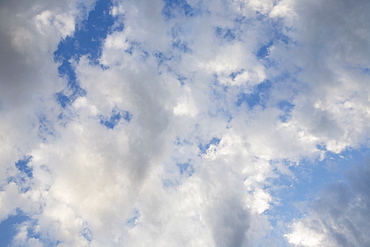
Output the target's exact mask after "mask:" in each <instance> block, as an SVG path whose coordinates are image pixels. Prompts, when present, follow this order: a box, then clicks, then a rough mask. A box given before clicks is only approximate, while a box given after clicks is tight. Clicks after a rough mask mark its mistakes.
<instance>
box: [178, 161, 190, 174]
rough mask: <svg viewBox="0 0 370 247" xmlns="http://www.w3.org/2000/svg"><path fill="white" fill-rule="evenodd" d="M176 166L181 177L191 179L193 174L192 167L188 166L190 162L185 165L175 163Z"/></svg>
mask: <svg viewBox="0 0 370 247" xmlns="http://www.w3.org/2000/svg"><path fill="white" fill-rule="evenodd" d="M176 166H177V167H178V169H179V172H180V174H181V175H186V176H188V177H191V175H193V173H194V167H193V165H191V164H190V161H189V162H185V163H176Z"/></svg>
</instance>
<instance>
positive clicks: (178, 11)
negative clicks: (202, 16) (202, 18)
mask: <svg viewBox="0 0 370 247" xmlns="http://www.w3.org/2000/svg"><path fill="white" fill-rule="evenodd" d="M196 14H198V11H196V10H194V9H193V8H192V7H191V6H190V5H189V4H188V3H187V1H186V0H164V6H163V9H162V15H163V16H164V17H165V19H166V20H170V19H173V18H175V17H177V16H179V15H185V16H188V17H191V16H194V15H196Z"/></svg>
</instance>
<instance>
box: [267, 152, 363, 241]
mask: <svg viewBox="0 0 370 247" xmlns="http://www.w3.org/2000/svg"><path fill="white" fill-rule="evenodd" d="M318 149H319V150H322V151H325V150H326V149H325V147H324V146H318ZM369 155H370V149H368V148H365V147H362V148H359V149H355V150H354V149H347V150H345V151H343V152H341V153H339V154H336V153H331V152H326V157H325V158H324V159H323V160H318V159H316V160H308V159H302V160H301V161H300V162H299V164H293V165H290V163H289V162H288V161H286V163H285V165H286V166H287V167H288V168H289V170H290V171H291V172H292V174H293V176H294V177H290V176H288V175H283V176H280V177H279V178H278V179H276V180H274V181H272V185H273V186H272V187H271V188H269V189H268V190H269V191H270V193H271V195H272V196H273V197H274V198H275V199H277V200H278V201H277V202H276V203H275V204H273V205H272V206H271V207H270V209H269V210H267V211H266V213H265V214H266V215H267V216H268V217H269V221H270V223H271V225H272V226H278V225H279V224H280V226H281V225H283V226H287V225H289V224H290V223H291V222H292V220H293V219H297V218H301V217H302V216H303V215H304V214H305V213H307V212H306V210H307V208H308V206H309V203H310V202H312V201H313V200H314V199H315V198H317V196H318V193H319V192H320V191H321V190H322V189H324V188H326V186H328V185H330V184H332V183H336V182H339V181H347V180H348V178H347V177H346V174H347V172H348V171H349V170H350V168H351V167H352V166H353V165H357V164H363V163H365V162H366V160H367V159H368V158H369ZM273 188H275V189H273ZM276 188H278V189H276ZM277 229H281V228H279V227H277ZM277 234H279V233H277Z"/></svg>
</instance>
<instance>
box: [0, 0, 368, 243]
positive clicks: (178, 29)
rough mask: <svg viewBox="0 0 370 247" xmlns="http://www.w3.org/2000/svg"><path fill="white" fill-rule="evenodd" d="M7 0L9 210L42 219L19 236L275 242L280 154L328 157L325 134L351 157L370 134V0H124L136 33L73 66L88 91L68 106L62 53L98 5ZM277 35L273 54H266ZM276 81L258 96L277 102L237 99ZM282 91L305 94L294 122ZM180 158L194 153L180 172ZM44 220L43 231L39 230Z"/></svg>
mask: <svg viewBox="0 0 370 247" xmlns="http://www.w3.org/2000/svg"><path fill="white" fill-rule="evenodd" d="M329 2H330V1H329ZM358 2H360V1H358ZM330 3H332V1H331V2H330ZM361 3H362V4H366V3H364V2H361ZM2 4H3V5H4V6H5V7H4V8H3V9H4V10H2V13H5V15H1V16H2V17H1V20H4V22H1V23H2V24H0V28H1V30H0V31H1V33H2V34H4V35H3V36H2V38H1V40H2V41H4V42H2V45H1V49H2V53H3V54H5V55H6V56H8V57H9V60H8V61H3V62H2V64H4V66H5V67H4V70H2V71H1V74H0V80H1V85H0V89H1V93H0V97H1V100H2V101H1V109H0V110H1V111H0V114H1V115H2V116H4V118H2V122H1V123H0V126H1V132H0V133H1V135H0V141H1V151H0V152H1V153H0V154H1V155H0V157H1V158H0V159H1V163H2V164H6V165H2V167H1V170H0V178H1V189H2V191H1V192H0V200H1V202H3V201H4V202H5V203H4V204H2V206H1V207H0V219H5V218H6V217H7V216H8V215H10V214H12V213H14V212H15V210H16V209H17V208H18V209H21V210H22V211H23V212H25V213H26V214H29V215H32V219H33V220H34V221H35V222H36V223H35V224H36V225H35V226H30V225H22V226H21V228H20V230H19V233H18V235H17V236H16V239H15V241H18V242H17V243H21V244H24V245H29V246H32V245H34V246H40V245H41V244H42V243H43V241H44V240H45V241H46V240H47V241H54V243H55V242H57V241H60V242H62V243H61V244H60V245H61V246H63V245H64V246H89V245H91V246H122V243H126V244H127V245H129V246H137V245H139V244H141V245H151V246H256V245H263V244H266V242H268V241H272V240H271V239H269V240H268V238H267V237H269V234H270V231H271V227H270V225H269V222H268V218H267V216H266V215H264V212H266V211H267V210H269V209H270V208H271V204H272V203H274V201H275V200H276V198H274V197H273V196H272V195H271V194H270V192H269V190H268V189H266V186H267V185H271V179H273V178H276V177H278V176H279V175H280V173H285V174H290V173H289V171H286V170H287V168H286V167H284V165H282V164H283V162H280V161H282V160H285V161H286V162H287V163H289V162H297V163H299V161H300V159H302V158H309V159H311V160H315V159H318V158H319V157H320V156H321V158H322V155H323V153H324V151H322V150H318V148H317V145H325V146H326V150H328V151H332V152H337V153H339V152H341V151H343V150H344V149H345V148H347V147H356V145H360V144H362V143H364V142H365V141H366V139H367V138H368V136H367V134H366V133H368V127H367V124H366V123H367V122H368V120H369V119H368V117H369V110H368V108H369V105H368V100H369V99H368V90H366V79H368V75H367V74H364V73H362V72H361V70H356V69H354V68H360V67H361V66H362V67H363V66H365V65H366V64H368V62H369V61H368V59H369V58H368V57H366V55H364V54H363V52H360V49H367V48H368V47H367V46H368V43H367V42H366V39H367V36H366V35H368V33H367V31H366V30H365V29H364V28H363V27H362V26H361V23H362V21H363V20H361V19H360V18H357V16H362V17H361V18H364V19H366V18H367V17H366V16H367V15H363V13H365V10H367V9H369V8H368V7H365V8H360V7H357V6H355V5H354V4H348V3H347V2H346V1H339V4H338V6H337V9H336V10H335V11H332V8H331V7H330V6H334V4H332V5H330V6H329V5H326V3H320V2H318V1H314V3H310V2H308V1H302V2H299V3H297V2H294V3H293V2H292V1H285V0H282V1H279V2H278V3H275V1H230V2H225V1H211V2H203V1H189V2H188V4H189V6H190V7H191V8H193V9H194V14H193V16H186V15H185V14H184V11H182V10H181V9H177V10H175V12H176V15H177V17H176V18H172V19H171V18H169V20H167V21H166V18H164V16H163V13H162V8H163V6H164V2H163V1H117V2H116V3H115V5H114V7H113V9H112V10H111V13H112V14H113V15H115V16H117V17H118V19H117V22H121V21H123V24H124V28H123V30H117V31H114V32H111V33H109V34H108V36H107V38H106V39H105V40H104V42H103V47H102V55H101V57H100V58H99V61H100V63H101V64H103V65H104V68H103V67H102V66H100V65H97V64H91V63H90V61H89V58H88V56H84V57H82V58H80V60H79V61H72V63H73V65H74V68H75V69H76V75H77V79H78V81H79V83H80V84H81V87H82V88H83V89H85V90H86V95H84V96H83V97H79V98H77V99H76V100H75V101H74V102H72V103H71V105H70V106H69V107H67V108H66V109H62V108H61V107H60V106H58V105H57V103H56V102H55V99H54V98H53V97H54V96H53V94H54V93H56V92H59V91H60V90H62V88H63V85H64V84H63V82H64V81H63V80H62V79H61V78H58V74H57V72H58V64H55V63H54V62H53V51H55V50H56V48H57V45H58V42H59V41H60V39H61V38H64V37H66V35H71V34H73V31H74V28H75V23H79V21H81V20H82V19H83V18H84V17H86V16H85V15H86V13H85V14H84V13H80V12H78V11H82V12H84V11H83V10H78V9H76V5H75V4H76V2H75V1H68V2H67V3H60V5H59V4H57V3H56V2H55V3H54V2H53V4H51V5H45V2H44V1H37V2H36V3H34V5H32V6H34V8H28V7H27V6H30V4H29V3H28V5H24V6H23V5H21V4H15V3H12V2H10V1H9V2H6V3H2ZM24 4H25V2H24ZM341 4H342V5H341ZM347 5H348V6H347ZM35 6H36V7H35ZM47 6H49V7H47ZM86 6H87V10H89V9H91V8H92V1H89V2H87V3H86ZM347 7H349V9H350V10H351V11H352V12H351V13H352V15H353V16H352V18H351V19H347V17H345V12H346V11H347V9H346V8H347ZM5 10H8V11H9V13H16V14H15V15H13V14H12V15H10V14H7V13H6V12H4V11H5ZM256 11H258V12H260V13H257V12H256ZM306 11H307V12H306ZM332 12H333V13H332ZM361 14H362V15H361ZM14 16H15V17H14ZM270 17H271V18H272V19H269V18H270ZM279 18H283V20H280V19H279ZM5 20H7V21H5ZM27 20H30V21H28V22H27ZM311 20H313V22H314V23H313V24H312V23H311ZM346 20H353V23H352V22H348V23H347V22H346ZM337 23H341V24H343V25H344V24H345V25H344V26H343V25H337ZM273 25H276V26H275V27H272V26H273ZM279 25H281V26H279ZM283 25H286V26H283ZM346 25H347V26H346ZM318 26H320V29H318V28H317V27H318ZM274 28H275V29H274ZM279 28H281V30H277V29H279ZM217 30H218V31H217ZM271 30H274V31H275V32H281V33H279V34H275V33H274V34H273V35H272V34H271V33H270V32H271ZM328 30H333V32H327V31H328ZM217 32H219V33H217ZM227 35H229V36H227ZM279 35H281V36H284V35H285V36H286V37H285V36H284V37H285V38H286V39H291V40H292V41H294V42H295V43H294V42H290V43H289V42H288V43H285V42H284V41H283V39H284V38H281V37H276V36H279ZM342 37H347V38H342ZM341 38H342V39H341ZM270 40H274V42H273V44H272V46H271V47H270V48H268V49H269V54H268V59H269V61H270V62H271V64H270V65H267V63H268V62H266V60H264V59H262V58H257V56H256V54H257V53H258V51H259V49H260V48H261V47H262V46H264V45H266V44H268V43H269V42H270ZM333 40H337V41H336V42H337V43H336V44H335V45H334V46H333V47H332V46H331V44H332V42H333ZM176 42H177V43H176ZM176 44H180V45H184V46H186V48H187V49H185V48H183V47H182V48H181V46H180V47H177V46H176ZM321 46H323V47H321ZM348 47H351V48H348ZM357 49H358V50H357ZM338 58H340V59H341V62H338V61H337V60H338ZM297 68H299V69H297ZM8 71H10V72H12V73H10V74H9V73H7V72H8ZM35 71H37V72H35ZM297 71H298V72H297ZM356 71H357V72H356ZM284 73H286V74H288V75H287V76H286V77H285V78H283V79H281V74H284ZM279 77H280V78H279ZM266 79H268V80H270V81H272V82H271V83H272V86H271V88H269V89H266V92H262V91H261V92H257V93H260V94H261V95H258V97H261V98H262V97H263V95H262V94H263V93H264V94H265V96H266V100H265V101H266V102H263V103H261V102H262V101H263V100H262V99H260V101H261V102H257V100H256V102H254V103H256V105H255V106H253V107H250V106H249V105H248V102H242V103H240V104H239V105H238V103H237V102H238V100H239V98H240V95H243V94H244V95H250V94H252V93H254V92H255V91H256V87H257V86H258V85H260V84H261V83H262V82H264V81H265V80H266ZM285 79H286V81H284V80H285ZM282 81H283V82H282ZM256 97H257V96H256ZM281 100H287V101H291V102H292V103H293V104H294V107H293V108H292V109H291V113H290V115H291V116H290V117H288V118H287V120H286V121H282V120H281V119H280V116H281V114H283V113H284V112H283V110H281V109H279V108H278V107H277V106H276V105H277V104H278V103H279V102H280V101H281ZM15 109H16V110H17V111H15ZM115 111H117V112H120V113H123V112H125V111H127V112H129V113H130V114H131V115H130V116H131V118H130V119H129V120H126V119H124V118H121V119H120V120H117V123H116V125H115V126H113V127H112V128H109V127H107V126H104V124H102V123H101V121H102V119H105V118H107V119H110V117H111V116H112V114H113V113H114V112H115ZM60 113H63V114H64V115H63V114H62V115H63V116H64V118H63V117H62V119H61V117H60V116H61V115H59V114H60ZM39 114H44V115H45V116H46V118H47V119H48V120H49V121H50V125H52V129H53V131H52V132H53V133H52V134H50V135H49V137H48V138H42V136H41V135H40V130H39V129H38V128H39V125H40V123H39V119H38V116H39ZM65 116H68V117H65ZM349 119H351V121H349ZM50 128H51V127H50ZM40 136H41V137H40ZM24 155H30V156H32V160H31V161H30V163H29V164H28V166H29V167H32V169H33V178H32V179H29V180H27V183H26V184H25V185H24V186H29V190H28V191H27V192H22V191H21V185H19V184H15V183H9V184H8V182H7V178H9V177H10V176H13V175H17V174H18V175H19V174H20V173H21V172H20V171H17V170H16V168H15V167H14V163H15V162H16V161H17V160H19V159H22V158H23V157H24ZM271 161H275V162H278V161H279V162H280V163H279V165H276V164H275V163H274V162H271ZM179 164H186V167H185V168H183V169H185V170H184V171H182V170H181V169H180V168H179V167H178V165H179ZM280 166H281V167H280ZM349 200H350V199H349ZM325 205H326V206H327V207H328V208H330V207H331V205H329V204H325ZM345 205H347V204H345ZM316 216H317V215H314V217H316ZM319 216H320V217H321V215H318V216H317V217H319ZM314 217H313V218H314ZM311 223H312V222H311V218H310V217H309V218H307V219H305V220H301V221H298V220H297V221H296V223H295V225H293V228H294V232H293V233H291V234H290V235H288V236H289V241H290V242H291V243H299V242H301V244H306V245H307V244H308V245H314V244H315V242H309V241H311V240H312V241H316V243H317V244H320V243H326V242H325V241H327V236H324V235H322V233H321V232H318V231H316V230H314V229H311V228H310V227H309V226H310V224H311ZM337 223H338V222H334V221H333V225H335V224H337ZM338 224H342V223H341V222H339V223H338ZM32 227H34V228H35V229H37V231H38V233H40V236H41V240H37V239H36V238H34V236H30V235H29V234H28V233H29V232H28V230H27V229H29V228H32ZM320 227H321V226H320ZM302 229H304V230H305V233H306V234H307V236H303V235H302V234H303V233H302V231H303V230H302ZM307 229H308V230H307ZM320 229H321V228H320ZM322 229H324V228H322ZM306 230H307V231H306ZM27 234H28V235H27ZM346 234H347V233H346ZM359 234H360V235H361V234H362V233H359ZM346 236H347V235H346ZM361 236H362V235H361ZM302 239H304V240H302ZM302 241H303V242H302ZM304 241H306V242H304ZM320 241H321V242H320Z"/></svg>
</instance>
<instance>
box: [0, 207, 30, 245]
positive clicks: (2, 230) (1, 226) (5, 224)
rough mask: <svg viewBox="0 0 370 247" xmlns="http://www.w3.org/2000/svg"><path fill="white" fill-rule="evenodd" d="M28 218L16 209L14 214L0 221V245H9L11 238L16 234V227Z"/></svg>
mask: <svg viewBox="0 0 370 247" xmlns="http://www.w3.org/2000/svg"><path fill="white" fill-rule="evenodd" d="M29 219H30V218H29V217H28V216H27V215H25V214H23V213H22V212H21V211H17V213H16V214H15V215H10V216H9V217H8V218H7V219H5V220H3V221H2V222H0V246H3V247H6V246H10V244H11V242H12V240H13V238H14V237H15V236H16V235H17V233H18V229H17V227H18V226H19V225H20V224H22V223H23V222H26V221H27V220H29Z"/></svg>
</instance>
